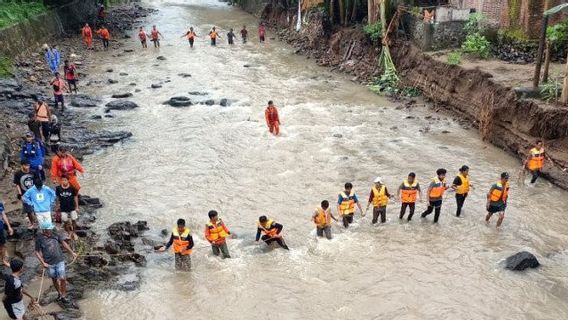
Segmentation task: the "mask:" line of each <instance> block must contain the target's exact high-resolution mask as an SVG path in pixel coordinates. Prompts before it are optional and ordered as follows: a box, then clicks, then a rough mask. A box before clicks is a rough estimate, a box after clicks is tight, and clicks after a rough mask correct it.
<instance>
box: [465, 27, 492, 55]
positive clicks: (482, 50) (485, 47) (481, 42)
mask: <svg viewBox="0 0 568 320" xmlns="http://www.w3.org/2000/svg"><path fill="white" fill-rule="evenodd" d="M490 48H491V43H489V41H488V40H487V39H486V38H485V37H484V36H482V35H481V34H479V33H474V34H470V35H467V37H466V38H465V41H464V43H463V44H462V50H463V52H464V53H466V54H469V55H472V56H475V57H478V58H480V59H487V58H489V51H490Z"/></svg>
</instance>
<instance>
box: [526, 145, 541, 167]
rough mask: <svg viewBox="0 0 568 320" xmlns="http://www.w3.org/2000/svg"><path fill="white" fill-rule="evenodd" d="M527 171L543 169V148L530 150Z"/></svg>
mask: <svg viewBox="0 0 568 320" xmlns="http://www.w3.org/2000/svg"><path fill="white" fill-rule="evenodd" d="M527 166H528V168H529V170H541V169H542V168H543V167H544V148H540V149H537V148H532V149H531V150H530V159H529V162H528V164H527Z"/></svg>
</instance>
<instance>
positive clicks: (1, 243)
mask: <svg viewBox="0 0 568 320" xmlns="http://www.w3.org/2000/svg"><path fill="white" fill-rule="evenodd" d="M0 215H1V216H2V219H0V260H1V261H2V263H4V265H5V266H7V267H9V266H10V263H9V261H8V255H7V252H6V235H5V234H4V227H6V229H7V230H8V235H10V236H12V235H14V230H13V229H12V226H11V225H10V220H8V216H7V215H6V212H5V211H4V203H3V202H2V201H0Z"/></svg>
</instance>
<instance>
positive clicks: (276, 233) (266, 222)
mask: <svg viewBox="0 0 568 320" xmlns="http://www.w3.org/2000/svg"><path fill="white" fill-rule="evenodd" d="M256 225H257V229H256V241H257V242H258V241H259V240H261V239H262V241H264V243H266V245H268V246H270V245H271V244H272V242H276V243H278V245H279V246H280V247H281V248H282V249H286V250H290V248H288V246H287V245H286V242H284V238H283V237H282V229H284V226H283V225H281V224H280V223H277V222H274V221H273V220H272V219H268V218H267V217H266V216H260V217H259V218H258V221H257V223H256ZM263 233H264V235H262V237H261V234H263Z"/></svg>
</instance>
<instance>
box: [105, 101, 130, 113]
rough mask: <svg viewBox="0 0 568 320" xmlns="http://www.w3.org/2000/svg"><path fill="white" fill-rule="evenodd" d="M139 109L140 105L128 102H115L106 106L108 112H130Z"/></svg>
mask: <svg viewBox="0 0 568 320" xmlns="http://www.w3.org/2000/svg"><path fill="white" fill-rule="evenodd" d="M134 108H138V105H137V104H136V103H134V102H132V101H128V100H115V101H111V102H109V103H107V104H106V111H110V110H130V109H134Z"/></svg>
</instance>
